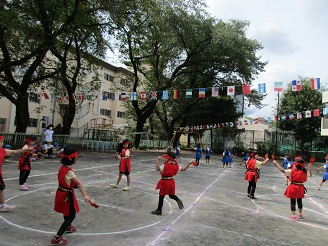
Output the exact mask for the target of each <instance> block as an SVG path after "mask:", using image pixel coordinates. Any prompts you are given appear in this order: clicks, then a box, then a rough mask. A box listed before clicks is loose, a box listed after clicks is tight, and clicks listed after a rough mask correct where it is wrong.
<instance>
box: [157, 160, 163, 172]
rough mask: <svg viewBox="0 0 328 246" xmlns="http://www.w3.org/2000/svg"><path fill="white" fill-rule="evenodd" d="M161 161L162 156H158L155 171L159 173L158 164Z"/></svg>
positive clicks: (159, 167)
mask: <svg viewBox="0 0 328 246" xmlns="http://www.w3.org/2000/svg"><path fill="white" fill-rule="evenodd" d="M161 159H162V156H158V157H157V160H156V171H159V172H160V171H161V166H160V164H159V161H160V160H161Z"/></svg>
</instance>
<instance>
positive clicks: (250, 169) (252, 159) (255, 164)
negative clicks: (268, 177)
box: [245, 153, 269, 199]
mask: <svg viewBox="0 0 328 246" xmlns="http://www.w3.org/2000/svg"><path fill="white" fill-rule="evenodd" d="M258 157H259V155H258V154H257V153H250V155H249V159H248V160H247V162H246V165H247V171H246V175H245V180H247V181H248V188H247V196H248V197H249V198H251V199H256V197H255V196H254V193H255V189H256V182H257V180H258V178H259V176H258V171H260V169H261V166H262V165H263V164H265V163H267V162H268V160H269V158H267V159H265V161H263V162H260V161H258V160H257V158H258Z"/></svg>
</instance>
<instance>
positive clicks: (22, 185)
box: [18, 136, 38, 191]
mask: <svg viewBox="0 0 328 246" xmlns="http://www.w3.org/2000/svg"><path fill="white" fill-rule="evenodd" d="M35 142H36V137H35V136H30V137H27V138H26V139H25V141H24V146H23V148H22V149H32V151H26V152H24V153H23V154H22V155H21V157H20V158H19V161H18V169H19V170H20V171H19V189H20V190H23V191H26V190H28V189H29V188H30V186H29V185H28V184H26V181H27V178H28V176H29V175H30V172H31V169H32V167H31V159H30V158H31V157H34V156H38V155H37V154H36V153H34V151H33V148H32V146H34V144H35Z"/></svg>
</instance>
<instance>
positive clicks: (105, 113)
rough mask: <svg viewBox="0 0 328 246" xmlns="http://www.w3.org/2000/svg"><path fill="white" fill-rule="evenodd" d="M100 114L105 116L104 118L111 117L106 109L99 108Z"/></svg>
mask: <svg viewBox="0 0 328 246" xmlns="http://www.w3.org/2000/svg"><path fill="white" fill-rule="evenodd" d="M100 114H101V115H105V116H107V117H111V111H110V110H108V109H104V108H101V109H100Z"/></svg>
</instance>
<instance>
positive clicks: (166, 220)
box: [0, 152, 328, 246]
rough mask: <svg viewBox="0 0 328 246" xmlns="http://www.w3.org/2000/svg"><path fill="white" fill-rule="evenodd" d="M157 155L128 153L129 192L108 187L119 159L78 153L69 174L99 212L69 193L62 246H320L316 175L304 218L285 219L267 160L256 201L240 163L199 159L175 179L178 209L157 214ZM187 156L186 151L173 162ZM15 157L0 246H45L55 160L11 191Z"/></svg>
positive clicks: (326, 211) (320, 194)
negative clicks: (68, 228) (70, 230)
mask: <svg viewBox="0 0 328 246" xmlns="http://www.w3.org/2000/svg"><path fill="white" fill-rule="evenodd" d="M160 154H162V153H156V152H134V153H133V156H132V173H131V190H130V191H123V190H122V189H123V188H124V186H125V184H126V179H125V178H123V180H122V182H121V184H120V188H118V189H115V188H111V187H110V184H111V183H115V182H116V178H117V174H118V161H116V160H115V159H114V154H112V153H92V152H81V153H80V156H79V159H78V162H77V163H76V164H75V166H74V169H75V171H76V174H77V175H78V177H79V178H80V180H82V182H83V183H84V185H85V187H86V189H87V192H88V194H89V195H90V196H91V197H93V198H94V199H95V200H96V201H97V202H98V203H99V205H100V207H99V208H98V209H95V208H93V207H91V206H90V205H89V204H88V203H86V202H84V201H83V200H82V197H81V194H80V193H79V191H78V190H77V191H76V194H77V197H78V200H79V204H80V209H81V212H80V213H79V214H78V215H77V218H76V220H75V221H74V222H73V224H74V226H75V227H76V228H77V230H78V231H77V232H76V233H74V234H70V235H64V238H66V239H68V241H69V245H78V246H84V245H111V246H116V245H145V246H146V245H147V246H148V245H158V246H162V245H174V246H176V245H188V246H191V245H195V246H196V245H229V246H231V245H297V246H300V245H320V244H322V243H324V242H325V241H326V235H327V232H328V204H327V196H328V195H327V190H328V185H326V186H325V185H323V187H322V189H321V190H320V191H319V190H317V188H318V185H319V183H320V181H321V177H322V175H323V173H316V172H315V170H316V168H317V167H318V166H319V163H317V164H315V165H314V167H313V170H314V175H313V177H312V178H309V180H308V182H307V183H306V188H307V190H308V194H307V195H306V198H305V199H304V200H303V204H304V211H303V215H304V219H303V220H297V221H291V220H290V219H289V218H288V217H289V215H290V205H289V200H288V199H287V198H286V197H285V196H284V195H283V193H284V190H285V189H286V186H285V179H284V177H283V175H282V174H281V172H279V171H278V169H277V168H276V167H274V166H273V165H272V163H271V161H270V162H268V163H267V164H265V166H263V168H262V170H261V178H260V180H259V182H258V183H257V189H256V194H255V195H256V196H257V198H258V199H257V200H251V199H249V198H248V197H247V196H246V189H247V185H248V182H247V181H245V180H244V173H245V167H244V166H240V165H239V163H240V160H241V159H240V158H234V163H233V166H232V168H228V169H222V166H221V164H222V162H221V158H219V157H218V156H217V155H213V156H212V158H211V161H210V164H205V160H204V159H202V160H201V164H200V166H199V167H194V166H190V168H189V169H188V170H187V171H186V172H180V173H178V175H177V176H176V178H175V180H176V185H177V190H176V194H177V195H178V196H179V197H180V198H181V200H182V201H183V203H184V205H185V208H184V209H183V210H179V209H178V206H177V204H176V202H175V201H174V200H171V199H169V198H168V197H166V200H165V203H164V207H163V215H162V216H156V215H152V214H150V212H151V211H152V210H154V209H155V208H156V207H157V202H158V191H155V186H156V183H157V181H158V180H159V178H160V175H159V174H158V173H157V172H156V171H155V160H156V157H157V156H158V155H160ZM193 157H194V153H187V154H186V155H185V156H184V157H183V158H182V160H181V161H180V164H181V165H184V164H186V163H187V162H188V161H190V160H191V159H192V158H193ZM17 160H18V157H17V156H13V157H11V158H9V159H7V160H6V161H5V162H4V165H3V176H4V179H5V182H6V185H7V189H6V190H5V197H6V200H7V203H8V204H10V205H15V206H16V207H15V209H14V210H13V211H8V212H3V213H0V245H1V246H9V245H50V240H51V237H52V236H53V235H54V234H55V232H56V231H57V230H58V228H59V227H60V225H61V223H62V221H63V218H62V215H61V214H58V213H55V212H54V211H53V203H54V194H55V190H56V187H57V171H58V169H59V167H60V163H59V158H54V159H51V160H48V159H46V160H40V161H37V162H33V163H32V168H33V169H32V171H31V175H30V177H29V179H28V183H29V184H30V185H31V188H30V190H29V191H20V190H18V174H19V172H18V170H17Z"/></svg>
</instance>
